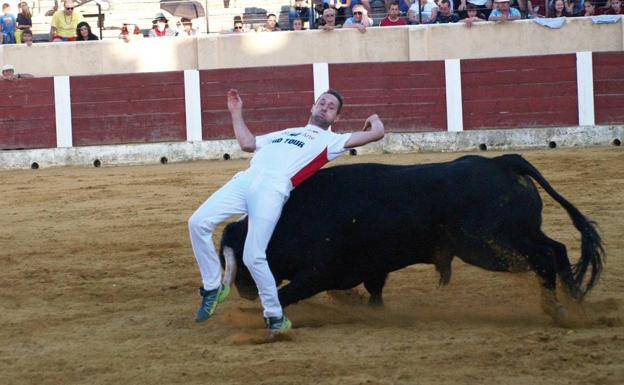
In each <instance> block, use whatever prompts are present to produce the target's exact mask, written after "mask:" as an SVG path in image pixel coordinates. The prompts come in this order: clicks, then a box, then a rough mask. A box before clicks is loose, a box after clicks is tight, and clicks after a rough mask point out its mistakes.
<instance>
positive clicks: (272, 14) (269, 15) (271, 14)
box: [267, 13, 277, 19]
mask: <svg viewBox="0 0 624 385" xmlns="http://www.w3.org/2000/svg"><path fill="white" fill-rule="evenodd" d="M271 16H273V17H274V18H276V19H277V16H275V14H274V13H269V14H268V15H267V19H268V18H269V17H271Z"/></svg>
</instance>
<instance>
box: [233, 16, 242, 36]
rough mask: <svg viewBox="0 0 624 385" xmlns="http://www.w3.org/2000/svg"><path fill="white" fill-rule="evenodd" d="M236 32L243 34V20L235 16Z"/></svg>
mask: <svg viewBox="0 0 624 385" xmlns="http://www.w3.org/2000/svg"><path fill="white" fill-rule="evenodd" d="M234 32H243V19H242V18H241V17H240V16H234Z"/></svg>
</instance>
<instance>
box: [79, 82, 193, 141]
mask: <svg viewBox="0 0 624 385" xmlns="http://www.w3.org/2000/svg"><path fill="white" fill-rule="evenodd" d="M70 87H71V99H72V103H71V104H72V105H71V109H72V128H73V141H74V146H88V145H102V144H122V143H148V142H168V141H184V140H186V116H185V106H184V73H183V72H160V73H144V74H123V75H100V76H80V77H71V78H70Z"/></svg>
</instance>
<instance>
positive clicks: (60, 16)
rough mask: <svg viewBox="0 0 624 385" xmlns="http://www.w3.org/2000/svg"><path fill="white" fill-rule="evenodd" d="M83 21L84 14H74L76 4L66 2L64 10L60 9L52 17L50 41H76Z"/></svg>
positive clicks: (70, 1)
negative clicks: (79, 25) (77, 32)
mask: <svg viewBox="0 0 624 385" xmlns="http://www.w3.org/2000/svg"><path fill="white" fill-rule="evenodd" d="M81 21H82V14H81V13H80V12H77V11H76V12H74V2H73V1H72V0H65V3H64V9H59V10H58V11H56V12H54V15H53V16H52V24H51V26H50V41H75V40H76V28H77V27H78V23H80V22H81Z"/></svg>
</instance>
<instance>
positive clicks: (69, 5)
mask: <svg viewBox="0 0 624 385" xmlns="http://www.w3.org/2000/svg"><path fill="white" fill-rule="evenodd" d="M64 6H65V14H67V15H71V14H72V12H74V2H73V0H65V2H64Z"/></svg>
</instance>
